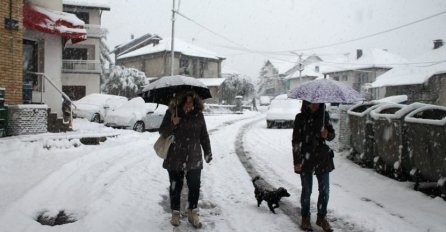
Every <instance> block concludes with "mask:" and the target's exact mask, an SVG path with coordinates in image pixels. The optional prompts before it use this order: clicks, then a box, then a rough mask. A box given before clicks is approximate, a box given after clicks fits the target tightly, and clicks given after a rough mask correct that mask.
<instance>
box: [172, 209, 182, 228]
mask: <svg viewBox="0 0 446 232" xmlns="http://www.w3.org/2000/svg"><path fill="white" fill-rule="evenodd" d="M170 224H172V226H179V225H180V211H178V210H172V218H171V219H170Z"/></svg>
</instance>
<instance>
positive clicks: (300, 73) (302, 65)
mask: <svg viewBox="0 0 446 232" xmlns="http://www.w3.org/2000/svg"><path fill="white" fill-rule="evenodd" d="M298 56H299V82H300V83H299V85H302V71H304V64H302V53H300V54H299V55H298Z"/></svg>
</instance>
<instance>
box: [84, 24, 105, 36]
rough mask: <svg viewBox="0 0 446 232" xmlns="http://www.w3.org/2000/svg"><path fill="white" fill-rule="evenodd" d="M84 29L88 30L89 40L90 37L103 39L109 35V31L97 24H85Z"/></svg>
mask: <svg viewBox="0 0 446 232" xmlns="http://www.w3.org/2000/svg"><path fill="white" fill-rule="evenodd" d="M84 28H85V30H87V38H88V37H94V38H101V37H103V36H105V35H106V33H107V29H105V28H101V25H97V24H85V25H84Z"/></svg>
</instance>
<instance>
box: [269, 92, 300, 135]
mask: <svg viewBox="0 0 446 232" xmlns="http://www.w3.org/2000/svg"><path fill="white" fill-rule="evenodd" d="M301 106H302V100H297V99H291V98H288V96H287V95H286V94H282V95H279V96H277V97H275V98H274V99H273V100H272V101H271V104H270V106H269V109H268V111H267V112H266V127H267V128H272V127H277V128H282V127H285V128H290V127H293V124H294V118H295V117H296V114H298V113H299V112H300V108H301Z"/></svg>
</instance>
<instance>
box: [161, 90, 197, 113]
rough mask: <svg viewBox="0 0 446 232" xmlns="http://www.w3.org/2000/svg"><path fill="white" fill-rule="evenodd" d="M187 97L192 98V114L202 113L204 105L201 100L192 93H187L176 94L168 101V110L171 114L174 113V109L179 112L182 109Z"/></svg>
mask: <svg viewBox="0 0 446 232" xmlns="http://www.w3.org/2000/svg"><path fill="white" fill-rule="evenodd" d="M187 97H192V99H193V101H194V110H193V111H192V112H193V113H198V112H203V109H204V103H203V100H202V99H201V98H200V96H198V94H196V93H195V92H194V91H187V92H182V93H179V94H176V96H175V97H174V98H173V99H172V100H171V101H170V104H169V109H170V110H171V112H172V113H175V108H176V107H178V109H179V110H182V109H183V106H184V104H186V101H187Z"/></svg>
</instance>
